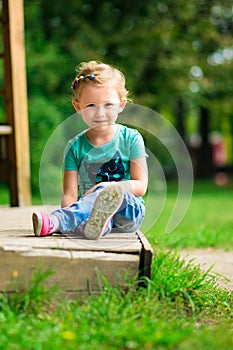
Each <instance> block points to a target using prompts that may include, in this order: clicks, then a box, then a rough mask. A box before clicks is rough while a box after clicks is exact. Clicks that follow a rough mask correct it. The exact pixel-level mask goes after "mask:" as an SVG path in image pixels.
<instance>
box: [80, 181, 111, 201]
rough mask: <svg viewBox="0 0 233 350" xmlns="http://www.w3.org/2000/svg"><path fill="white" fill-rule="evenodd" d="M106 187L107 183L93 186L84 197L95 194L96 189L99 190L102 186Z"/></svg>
mask: <svg viewBox="0 0 233 350" xmlns="http://www.w3.org/2000/svg"><path fill="white" fill-rule="evenodd" d="M104 185H106V182H100V183H98V184H97V185H94V186H92V187H91V188H90V189H89V190H88V191H87V192H86V193H85V194H84V196H83V197H86V196H87V195H88V194H90V193H92V192H94V191H95V190H96V188H98V187H100V186H104Z"/></svg>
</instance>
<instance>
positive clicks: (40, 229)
mask: <svg viewBox="0 0 233 350" xmlns="http://www.w3.org/2000/svg"><path fill="white" fill-rule="evenodd" d="M32 222H33V230H34V233H35V236H39V237H41V236H50V235H51V234H52V232H51V231H52V230H53V228H54V224H53V222H52V220H51V218H50V217H49V215H47V214H45V213H42V212H40V211H36V212H35V213H33V214H32Z"/></svg>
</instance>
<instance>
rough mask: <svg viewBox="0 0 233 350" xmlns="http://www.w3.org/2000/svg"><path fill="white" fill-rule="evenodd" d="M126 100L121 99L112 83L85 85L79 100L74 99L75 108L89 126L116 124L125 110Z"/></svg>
mask: <svg viewBox="0 0 233 350" xmlns="http://www.w3.org/2000/svg"><path fill="white" fill-rule="evenodd" d="M125 104H126V101H121V100H120V97H119V95H118V92H117V90H116V89H115V88H114V87H113V86H111V85H110V84H104V85H92V84H90V85H89V84H88V85H86V86H84V87H83V89H82V91H81V95H80V99H79V102H77V101H76V100H73V106H74V108H75V110H76V111H77V112H78V113H79V114H81V115H82V118H83V120H84V122H85V123H86V124H87V125H88V127H89V128H98V129H99V128H102V127H104V128H105V127H106V126H108V125H111V124H114V123H115V121H116V120H117V117H118V114H119V113H120V112H122V111H123V109H124V107H125Z"/></svg>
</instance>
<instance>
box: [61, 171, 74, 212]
mask: <svg viewBox="0 0 233 350" xmlns="http://www.w3.org/2000/svg"><path fill="white" fill-rule="evenodd" d="M77 200H78V172H77V171H73V170H72V171H71V170H65V171H64V179H63V193H62V199H61V207H62V208H64V207H68V206H70V205H71V204H73V203H74V202H77Z"/></svg>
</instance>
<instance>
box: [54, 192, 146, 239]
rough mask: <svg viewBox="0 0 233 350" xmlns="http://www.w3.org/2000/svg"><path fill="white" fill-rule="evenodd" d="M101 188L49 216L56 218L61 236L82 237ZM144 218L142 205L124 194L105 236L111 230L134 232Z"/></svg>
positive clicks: (128, 193)
mask: <svg viewBox="0 0 233 350" xmlns="http://www.w3.org/2000/svg"><path fill="white" fill-rule="evenodd" d="M102 189H103V187H102V186H101V187H97V189H96V190H95V191H94V192H92V193H90V194H88V195H86V196H85V197H82V198H81V199H80V200H79V201H77V202H75V203H74V204H72V205H71V206H70V207H66V208H61V209H57V210H55V211H53V212H52V213H51V216H52V217H53V216H56V218H57V219H58V222H59V231H60V232H61V233H63V234H67V233H73V234H81V235H83V232H84V227H85V224H86V222H87V221H88V219H89V217H90V215H91V211H92V208H93V206H94V202H95V200H96V198H97V196H98V194H99V192H100V191H101V190H102ZM144 216H145V206H144V204H143V203H142V202H141V201H140V200H139V199H138V198H137V197H135V196H134V195H133V194H132V193H130V192H125V193H124V199H123V201H122V204H121V206H120V208H119V210H118V211H117V212H116V213H115V215H114V216H113V218H112V220H111V221H110V223H109V227H108V229H107V231H106V233H105V234H107V233H109V232H110V231H111V230H113V231H115V232H135V231H136V230H137V229H138V228H139V226H141V224H142V222H143V220H144Z"/></svg>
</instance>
